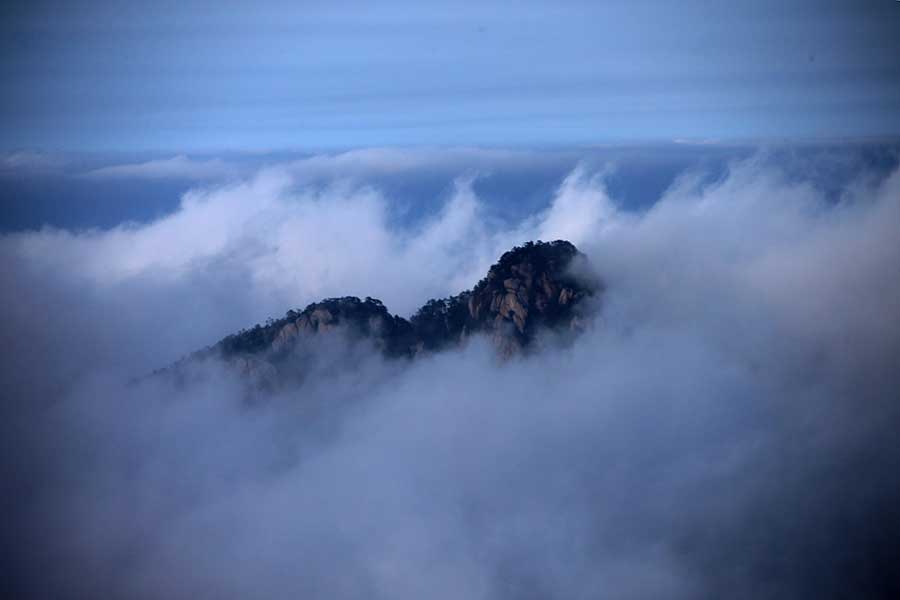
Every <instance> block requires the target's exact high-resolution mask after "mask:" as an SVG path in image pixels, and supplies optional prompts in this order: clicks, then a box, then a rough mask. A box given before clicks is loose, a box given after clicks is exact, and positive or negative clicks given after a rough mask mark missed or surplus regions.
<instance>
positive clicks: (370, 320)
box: [181, 240, 602, 380]
mask: <svg viewBox="0 0 900 600" xmlns="http://www.w3.org/2000/svg"><path fill="white" fill-rule="evenodd" d="M601 291H602V285H601V284H600V282H599V281H598V280H597V279H596V278H595V277H594V276H593V275H592V274H591V272H590V269H589V267H588V264H587V259H586V257H585V256H584V255H583V254H581V253H580V252H578V250H577V249H576V248H575V246H573V245H572V244H571V243H569V242H566V241H561V240H559V241H555V242H540V241H539V242H536V243H534V242H528V243H526V244H525V245H523V246H519V247H516V248H513V249H512V250H510V251H509V252H506V253H505V254H504V255H503V256H501V257H500V260H499V261H498V262H497V263H496V264H495V265H493V266H492V267H491V268H490V270H489V271H488V274H487V276H486V277H485V278H484V279H482V280H481V281H479V282H478V284H477V285H476V286H475V287H474V288H473V289H472V290H469V291H465V292H462V293H461V294H459V295H457V296H452V297H450V298H444V299H440V300H429V301H428V302H427V303H426V304H425V305H424V306H423V307H422V308H420V309H419V310H418V311H417V312H416V313H415V314H414V315H413V316H412V318H411V319H409V320H406V319H403V318H402V317H398V316H395V315H391V314H390V313H389V312H388V310H387V308H385V306H384V305H383V304H382V303H381V301H379V300H375V299H373V298H366V299H365V300H360V299H359V298H355V297H344V298H330V299H327V300H322V301H321V302H316V303H313V304H310V305H309V306H307V307H306V308H305V309H304V310H302V311H294V310H291V311H288V313H287V315H286V316H285V317H284V318H283V319H278V320H270V321H268V322H267V323H266V324H265V325H257V326H255V327H253V328H252V329H248V330H244V331H241V332H239V333H237V334H234V335H230V336H228V337H226V338H225V339H223V340H221V341H220V342H219V343H217V344H215V345H214V346H212V347H209V348H206V349H205V350H202V351H200V352H198V353H196V354H194V355H192V356H191V357H189V358H188V359H187V360H188V361H190V360H191V359H196V358H201V359H202V358H207V357H219V358H224V359H225V360H226V361H227V362H230V363H233V364H234V365H235V366H237V367H238V368H239V369H240V370H241V371H243V372H245V373H250V374H253V375H259V376H263V378H264V379H266V380H271V379H272V378H277V377H279V376H280V375H282V374H284V373H286V372H287V371H292V370H295V368H296V362H297V361H296V360H293V361H292V360H291V357H297V356H298V354H299V355H302V356H303V357H306V358H308V357H309V356H310V352H311V351H312V352H317V351H319V350H318V349H319V348H322V347H324V346H325V345H326V344H327V343H328V340H329V339H334V337H335V336H341V337H344V338H346V339H348V340H350V341H351V342H352V341H363V342H366V343H369V344H371V345H372V346H374V347H375V348H376V349H378V350H379V351H380V352H381V353H382V354H383V355H384V356H386V357H389V358H414V357H416V356H417V355H420V354H422V353H428V352H434V351H438V350H442V349H445V348H450V347H455V346H458V345H460V344H461V343H463V342H464V341H465V339H466V338H467V337H469V336H471V335H477V334H482V335H485V336H487V337H488V338H489V339H490V340H491V341H492V342H493V344H494V345H495V346H496V348H497V350H498V352H499V353H500V354H501V355H502V356H510V355H513V354H516V353H518V352H521V351H525V350H528V349H529V348H531V347H533V346H534V345H535V343H536V341H537V340H538V339H539V334H540V333H541V332H547V333H548V334H549V335H556V336H558V337H563V338H567V337H570V336H572V335H574V334H577V333H578V332H579V331H581V329H582V328H583V327H584V325H585V323H586V319H587V318H588V317H589V316H590V314H591V312H592V310H593V306H594V302H592V301H591V302H589V301H588V300H589V299H592V298H593V299H596V296H598V295H599V292H601ZM321 351H322V352H324V351H325V350H321ZM292 363H294V364H293V365H292ZM181 364H183V363H181Z"/></svg>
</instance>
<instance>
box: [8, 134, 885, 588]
mask: <svg viewBox="0 0 900 600" xmlns="http://www.w3.org/2000/svg"><path fill="white" fill-rule="evenodd" d="M501 158H503V156H502V155H501ZM488 159H490V160H499V159H498V155H497V154H496V153H494V154H490V155H486V158H485V160H488ZM503 159H504V160H505V158H503ZM440 160H446V161H452V160H454V155H453V153H452V152H449V151H448V153H447V154H446V156H444V157H442V156H441V155H440V153H434V152H433V153H431V154H429V156H428V158H427V160H425V159H422V158H421V157H420V156H419V155H418V154H417V153H416V151H415V150H402V151H401V150H396V151H394V150H391V151H388V150H371V151H359V152H355V153H347V154H340V155H323V156H316V157H311V158H305V159H302V160H295V161H287V162H284V163H278V164H270V165H266V166H263V167H260V168H259V169H256V170H253V171H252V172H246V173H241V174H240V175H239V176H235V177H231V178H227V179H225V180H222V181H212V182H208V181H203V182H201V183H198V184H197V186H196V187H194V188H192V189H191V191H190V192H188V193H187V194H185V195H184V197H183V199H182V202H181V205H180V208H179V209H178V210H177V211H175V212H174V213H172V214H170V215H167V216H165V217H162V218H160V219H158V220H156V221H153V222H150V223H143V224H139V223H123V224H121V225H119V226H117V227H115V228H111V229H106V230H87V231H68V230H61V229H51V228H45V229H42V230H39V231H27V232H19V233H9V234H4V235H3V236H2V237H0V272H2V273H3V275H2V283H3V285H2V287H0V298H2V305H3V307H4V308H3V312H2V315H0V341H2V344H3V348H4V355H3V360H2V362H0V386H2V390H3V392H2V395H3V414H2V426H0V427H2V428H0V433H2V436H0V439H2V440H3V441H2V446H0V451H2V456H3V458H2V459H0V468H2V473H3V477H4V481H5V485H4V489H5V492H4V494H3V496H4V498H3V510H4V512H5V518H4V523H3V525H2V528H0V531H2V534H3V553H4V555H3V562H4V563H5V564H6V565H7V569H6V572H7V573H8V576H7V580H8V584H9V585H11V586H12V587H13V590H14V591H15V592H16V593H18V594H19V596H20V597H54V598H67V597H72V598H89V597H105V598H282V597H300V598H328V599H339V598H426V597H427V598H436V599H441V598H448V599H459V598H485V599H495V598H497V599H499V598H517V599H519V598H567V599H569V598H617V599H649V598H711V599H713V598H735V599H741V598H747V599H760V598H765V599H768V598H772V599H776V598H777V599H780V598H785V599H789V598H790V599H795V598H832V597H833V598H862V597H865V598H880V597H883V598H889V597H895V595H896V594H897V593H898V592H900V578H898V577H897V575H896V573H895V570H896V569H895V567H896V565H897V564H900V551H898V544H897V540H898V539H900V508H898V507H900V475H898V473H900V447H898V444H897V441H896V439H897V437H896V436H897V431H898V427H900V406H898V397H900V393H898V392H900V369H898V365H900V363H898V358H897V357H898V356H900V276H898V275H900V268H898V265H900V170H894V171H892V172H889V173H887V174H885V173H880V174H873V173H870V172H867V171H865V170H862V171H860V172H859V173H858V175H857V176H856V177H853V178H852V179H850V180H848V181H847V182H846V183H845V184H844V185H843V186H842V189H841V191H840V193H839V194H838V195H837V196H835V195H834V194H826V193H825V192H824V191H823V190H822V186H821V185H819V181H818V179H817V177H816V172H817V171H816V169H815V168H814V167H815V165H811V168H810V169H809V170H808V171H806V172H805V175H802V176H801V175H798V174H797V172H796V171H793V172H791V173H788V172H787V170H786V169H784V168H782V166H781V165H780V164H779V161H778V160H773V158H772V156H771V155H769V154H767V153H766V152H760V153H757V154H754V155H752V156H751V157H749V158H743V159H741V160H735V161H734V162H732V163H730V164H729V165H728V166H727V168H726V169H725V170H724V172H722V173H720V174H717V175H716V176H715V177H710V176H709V174H708V173H704V172H702V171H700V170H689V171H686V172H685V173H683V174H682V175H681V176H680V177H679V178H678V179H677V180H676V181H675V182H674V183H673V184H672V186H671V187H670V188H669V189H668V190H667V191H666V192H665V193H664V194H663V195H662V197H660V198H659V200H658V201H657V202H656V203H655V204H653V206H652V207H650V208H647V209H645V210H641V211H635V210H629V209H626V208H624V207H623V204H622V203H621V202H620V201H618V199H617V198H616V197H611V194H610V193H609V191H608V186H607V185H606V181H607V178H608V176H609V173H610V172H611V170H610V168H607V167H598V166H597V165H588V164H582V165H579V166H577V167H576V168H574V169H573V170H572V171H571V172H570V173H569V174H568V175H567V176H565V177H564V179H562V180H561V181H560V182H559V185H558V188H557V189H556V191H555V193H554V194H553V195H552V197H550V198H548V199H547V202H546V205H545V207H544V208H542V209H540V210H538V211H536V212H534V213H533V214H531V215H529V216H527V217H525V218H522V219H517V220H515V221H514V222H509V220H503V219H498V218H496V211H491V210H488V207H486V206H485V203H484V202H483V201H482V200H481V199H480V198H479V196H478V194H477V193H476V187H475V185H474V182H476V181H477V180H478V177H480V174H479V173H478V172H476V171H472V170H471V169H469V168H466V169H464V170H461V172H460V173H459V176H458V177H457V179H456V180H455V183H454V184H453V187H452V189H451V190H450V191H449V193H448V194H447V196H446V202H444V203H443V205H442V206H441V207H440V208H439V209H438V210H436V211H431V212H430V213H429V214H427V215H426V216H425V218H423V219H419V220H415V221H413V222H411V223H406V224H404V223H401V222H398V221H397V220H396V219H394V218H392V212H391V206H392V205H391V202H392V198H391V197H389V196H388V195H386V194H385V192H384V191H383V190H382V189H380V188H379V187H378V186H377V185H376V184H373V183H372V181H373V179H374V177H375V174H377V173H379V172H383V171H384V170H391V169H394V170H400V171H401V172H402V171H403V169H408V170H411V171H415V170H416V169H420V168H427V167H428V165H429V164H432V163H433V162H434V161H440ZM516 160H519V158H517V159H516ZM521 160H525V159H521ZM528 160H539V157H538V158H535V157H530V158H528ZM429 161H431V162H429ZM176 162H177V166H178V169H180V170H184V169H189V168H190V162H189V161H187V162H186V159H183V158H178V159H177V161H176ZM160 164H162V163H156V164H155V165H154V171H153V172H154V173H155V174H156V175H154V176H157V175H158V172H159V170H160V168H159V166H160ZM211 164H214V166H215V169H223V168H224V166H223V165H225V163H221V162H215V163H207V162H204V163H202V164H201V167H202V168H203V169H204V175H203V177H199V176H198V177H197V179H198V180H201V179H205V178H206V177H207V174H208V172H209V171H210V165H211ZM164 166H165V165H164ZM126 171H128V170H127V169H126ZM128 172H129V173H132V172H134V170H133V169H132V170H131V171H128ZM536 239H543V240H553V239H568V240H570V241H572V242H573V243H574V244H576V245H577V246H578V247H579V249H580V250H582V251H583V252H584V253H586V254H587V255H588V257H589V258H590V260H591V262H592V264H593V265H594V268H595V269H596V271H597V272H598V273H599V275H600V276H601V277H602V278H603V280H604V282H605V285H606V292H605V294H604V296H603V303H602V304H603V306H602V312H601V314H600V317H599V318H598V319H597V321H596V322H595V323H594V326H593V327H592V328H591V329H590V330H589V331H588V332H587V333H586V334H584V335H583V336H582V337H581V338H580V339H579V340H578V341H577V343H576V344H575V345H574V346H573V347H571V348H567V349H562V350H561V349H550V350H548V351H547V352H544V353H542V354H538V355H535V356H529V357H524V358H518V359H514V360H511V361H508V362H499V361H498V360H497V359H496V357H495V356H494V355H493V354H492V353H491V350H490V348H489V346H488V345H487V344H485V343H483V342H482V341H479V340H475V341H473V342H472V343H471V344H469V345H467V346H466V347H465V348H463V349H460V350H458V351H451V352H445V353H442V354H437V355H433V356H429V357H426V358H423V359H421V360H417V361H415V362H413V363H405V362H392V361H384V360H383V359H382V358H381V357H380V356H379V355H377V353H375V352H366V351H365V349H364V348H363V350H362V351H360V349H359V348H355V349H349V348H338V349H337V350H335V349H333V348H332V349H330V350H329V352H332V353H333V352H337V353H338V354H344V355H345V354H346V353H352V354H350V355H351V356H352V357H353V361H352V362H353V368H349V369H334V368H329V366H328V365H327V364H322V365H319V366H316V365H313V366H312V367H311V370H312V372H311V375H310V376H309V377H308V378H307V379H306V380H305V381H304V383H303V385H302V386H301V387H299V388H297V389H283V390H279V391H278V392H274V393H272V394H271V396H270V397H268V398H265V399H264V401H263V402H254V403H252V404H248V403H247V402H246V399H245V396H244V394H243V391H242V390H243V387H242V384H241V382H240V381H238V379H237V376H236V375H235V374H234V373H230V372H229V371H228V369H227V368H226V367H224V366H222V365H208V366H207V367H204V368H205V369H206V370H207V372H206V373H205V376H204V377H200V378H198V379H197V381H196V382H194V383H192V384H188V385H186V386H183V387H173V386H172V385H170V384H169V383H167V382H165V381H162V380H160V379H159V378H149V379H143V380H141V381H139V382H137V383H136V382H135V380H134V378H135V377H140V376H143V375H146V374H147V373H149V372H151V371H152V370H154V369H156V368H159V367H161V366H165V365H167V364H170V363H171V362H172V361H174V360H177V359H178V358H179V357H181V356H183V355H185V354H188V353H189V352H191V351H193V350H196V349H198V348H201V347H203V346H206V345H208V344H210V343H212V342H214V341H216V340H217V339H219V338H221V337H222V336H223V335H225V334H227V333H230V332H233V331H235V330H237V329H240V328H242V327H246V326H248V325H251V324H253V323H255V322H258V321H262V320H263V319H265V318H266V317H270V316H275V317H277V316H280V315H281V314H283V313H284V312H285V311H286V310H287V309H288V308H296V307H301V308H302V307H303V306H305V305H306V304H307V303H309V302H312V301H315V300H318V299H320V298H322V297H328V296H342V295H358V296H372V297H376V298H380V299H381V300H383V301H384V303H385V304H386V305H387V307H388V308H389V309H390V310H391V311H393V312H395V313H398V314H400V315H403V316H408V315H409V313H410V312H412V311H413V310H415V308H416V307H418V306H420V305H421V304H422V303H423V302H424V301H425V300H427V299H428V298H432V297H440V296H446V295H449V294H453V293H457V292H459V291H461V290H463V289H465V288H468V287H471V286H472V285H473V284H474V283H475V282H476V281H477V280H478V279H479V278H480V277H482V276H483V275H484V273H485V272H486V270H487V268H488V267H489V266H490V265H491V263H493V262H494V261H495V260H496V259H497V257H498V256H499V255H500V254H501V253H502V252H503V251H505V250H507V249H509V248H510V247H511V246H513V245H515V244H518V243H521V242H524V241H527V240H536ZM325 362H327V361H325Z"/></svg>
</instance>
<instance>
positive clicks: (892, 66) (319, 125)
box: [0, 0, 900, 152]
mask: <svg viewBox="0 0 900 600" xmlns="http://www.w3.org/2000/svg"><path fill="white" fill-rule="evenodd" d="M0 10H2V11H3V14H2V17H3V18H2V19H0V21H2V25H0V34H2V35H0V39H2V41H0V74H2V77H0V80H2V83H3V90H2V100H0V111H2V112H0V114H2V118H0V127H2V137H0V139H2V141H0V144H2V148H0V149H2V150H4V151H11V150H15V149H22V148H30V149H31V148H34V149H41V150H47V151H70V152H71V151H77V152H86V151H111V150H113V151H142V150H151V151H163V152H166V151H186V152H198V151H212V152H215V151H222V150H241V151H270V150H277V149H324V148H346V147H356V146H373V145H392V144H400V145H404V144H412V145H421V144H437V145H454V144H484V145H504V146H509V145H567V144H568V145H571V144H603V143H621V142H632V141H634V142H646V141H657V140H672V139H678V138H689V139H695V140H697V139H716V140H722V139H724V140H737V139H740V140H771V139H796V138H842V137H869V136H876V137H878V136H896V135H898V134H900V42H898V41H897V40H900V2H895V1H893V0H890V1H889V0H852V1H834V0H818V1H806V0H799V1H794V2H784V1H770V0H757V1H754V2H698V1H693V0H686V1H680V2H671V1H667V2H656V1H651V2H630V1H629V2H624V1H622V2H619V1H615V2H583V3H582V2H568V3H557V2H553V3H551V2H504V3H497V2H478V3H462V2H454V3H420V2H391V3H371V4H368V3H366V4H363V3H353V2H327V3H325V2H290V3H288V2H264V3H260V4H257V3H230V2H215V3H212V2H153V3H144V2H140V3H129V2H105V1H98V2H33V3H22V4H20V5H19V6H17V7H14V6H4V7H3V8H2V9H0Z"/></svg>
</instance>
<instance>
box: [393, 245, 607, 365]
mask: <svg viewBox="0 0 900 600" xmlns="http://www.w3.org/2000/svg"><path fill="white" fill-rule="evenodd" d="M601 288H602V286H601V285H600V283H599V281H598V280H597V279H596V278H595V277H594V276H593V274H592V273H591V272H590V269H589V267H588V265H587V259H586V258H585V257H584V255H583V254H581V253H580V252H578V250H577V249H576V248H575V246H573V245H572V244H571V243H569V242H566V241H561V240H560V241H555V242H546V243H545V242H538V243H532V242H529V243H527V244H525V245H524V246H520V247H517V248H513V249H512V250H510V251H509V252H506V253H505V254H504V255H503V256H501V257H500V260H499V261H498V262H497V263H496V264H495V265H494V266H492V267H491V268H490V270H489V271H488V274H487V276H486V277H485V278H484V279H482V280H481V281H480V282H478V284H477V285H476V286H475V287H474V288H473V289H472V290H471V291H467V292H463V293H462V294H460V295H458V296H453V297H451V298H447V299H443V300H431V301H429V302H428V303H427V304H426V305H425V306H423V307H422V308H421V309H420V310H419V312H417V313H416V314H415V315H413V317H412V319H411V322H412V325H413V329H414V331H415V332H416V333H417V338H418V342H419V344H420V347H423V348H425V349H428V350H434V349H440V348H443V347H446V346H448V345H452V344H456V343H459V342H460V341H461V340H462V339H463V338H465V337H466V336H467V335H470V334H473V333H484V334H487V335H489V336H490V337H491V339H492V340H493V341H494V343H495V344H496V345H497V347H498V349H499V350H500V352H501V353H502V354H505V355H509V354H511V353H514V352H516V351H518V350H521V349H524V348H527V347H528V346H530V345H531V344H532V343H533V342H534V340H535V337H536V335H537V333H538V332H539V331H541V330H545V329H546V330H552V331H556V332H560V331H577V330H579V329H580V328H581V327H583V325H584V321H585V316H586V314H587V312H588V311H590V310H591V309H590V308H589V307H587V306H586V305H585V303H584V302H583V301H584V300H585V299H587V298H590V297H592V296H594V295H595V294H597V292H599V291H600V290H601Z"/></svg>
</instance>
